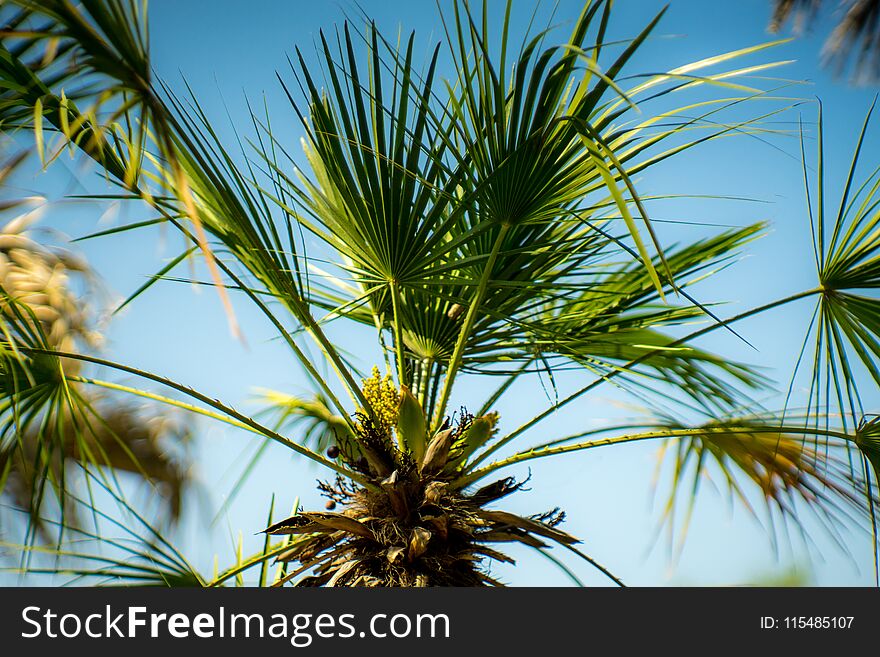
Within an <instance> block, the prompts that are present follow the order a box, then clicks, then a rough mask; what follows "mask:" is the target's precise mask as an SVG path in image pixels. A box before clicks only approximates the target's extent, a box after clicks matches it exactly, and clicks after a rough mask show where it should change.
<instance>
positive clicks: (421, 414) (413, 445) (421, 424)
mask: <svg viewBox="0 0 880 657" xmlns="http://www.w3.org/2000/svg"><path fill="white" fill-rule="evenodd" d="M427 431H428V423H427V420H426V419H425V411H424V410H423V409H422V405H421V404H420V403H419V400H418V399H416V398H415V396H414V395H413V394H412V392H410V390H409V388H407V387H406V386H401V387H400V406H399V407H398V412H397V440H398V443H399V444H400V446H401V448H404V449H409V450H410V451H411V452H412V453H413V457H414V458H415V460H416V462H419V463H420V462H421V460H422V458H423V457H424V455H425V445H426V442H427Z"/></svg>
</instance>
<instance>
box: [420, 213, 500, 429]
mask: <svg viewBox="0 0 880 657" xmlns="http://www.w3.org/2000/svg"><path fill="white" fill-rule="evenodd" d="M509 230H510V224H502V225H501V230H499V231H498V236H497V237H496V238H495V243H494V244H493V245H492V251H491V252H490V253H489V259H488V260H487V261H486V266H485V267H484V268H483V273H482V275H481V276H480V282H479V284H478V285H477V290H476V294H475V295H474V298H473V300H472V301H471V303H470V307H469V308H468V312H467V315H466V316H465V319H464V323H463V324H462V327H461V331H460V332H459V334H458V340H456V342H455V349H454V350H453V352H452V356H450V358H449V365H448V366H447V368H446V378H445V380H444V381H443V388H442V390H441V391H440V399H439V401H438V402H437V407H436V411H435V415H434V425H435V426H440V424H442V422H443V414H444V413H445V412H446V405H447V403H448V402H449V395H450V394H451V393H452V384H453V383H454V381H455V375H456V374H457V373H458V370H459V369H460V368H461V361H462V357H463V356H464V350H465V346H466V345H467V341H468V338H469V337H470V333H471V331H472V330H473V327H474V323H475V322H476V320H477V315H478V314H479V312H480V306H481V305H482V303H483V299H484V297H485V296H486V290H487V289H488V288H489V279H490V278H491V277H492V270H493V269H494V268H495V261H496V260H497V259H498V253H499V251H500V250H501V245H502V243H503V242H504V238H505V237H507V233H508V231H509Z"/></svg>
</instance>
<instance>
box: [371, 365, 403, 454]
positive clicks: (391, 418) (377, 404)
mask: <svg viewBox="0 0 880 657" xmlns="http://www.w3.org/2000/svg"><path fill="white" fill-rule="evenodd" d="M363 384H364V385H363V391H364V397H366V399H367V401H368V402H369V404H370V407H371V408H372V409H373V414H374V415H375V416H376V423H377V424H378V425H379V426H377V427H376V428H377V429H379V431H381V432H383V433H385V434H386V435H388V436H389V437H390V436H391V429H392V428H393V427H394V426H395V425H396V424H397V409H398V407H399V406H400V393H399V392H398V390H397V386H396V385H395V384H394V381H393V380H392V378H391V375H390V374H386V375H385V376H384V377H383V376H382V375H381V374H380V373H379V368H378V367H375V366H374V367H373V373H372V376H370V377H369V378H367V379H364V380H363Z"/></svg>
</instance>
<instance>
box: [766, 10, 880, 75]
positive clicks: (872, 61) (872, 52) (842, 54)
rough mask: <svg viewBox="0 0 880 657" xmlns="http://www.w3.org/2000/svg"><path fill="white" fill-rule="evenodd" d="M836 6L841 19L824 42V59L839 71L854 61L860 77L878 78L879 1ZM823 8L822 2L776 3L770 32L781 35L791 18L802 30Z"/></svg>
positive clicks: (879, 62)
mask: <svg viewBox="0 0 880 657" xmlns="http://www.w3.org/2000/svg"><path fill="white" fill-rule="evenodd" d="M828 4H831V3H828ZM837 4H839V5H840V7H838V8H837V9H838V10H839V13H840V14H841V16H840V20H839V22H838V23H837V25H836V26H835V27H834V29H833V30H832V31H831V34H830V35H829V36H828V39H827V41H826V42H825V47H824V49H823V55H824V57H825V58H826V60H828V61H830V62H835V63H836V66H837V69H838V71H841V70H843V69H844V68H845V67H846V65H847V63H848V61H849V60H850V59H851V58H855V60H856V73H857V74H863V75H865V76H866V77H872V78H876V76H877V74H878V72H880V1H878V0H846V1H845V2H840V3H837ZM822 5H823V3H822V1H821V0H773V17H772V18H771V20H770V30H771V31H772V32H778V31H779V30H780V29H782V26H783V25H785V23H786V22H787V21H788V20H789V19H790V18H791V17H792V16H796V21H797V25H796V27H798V28H799V27H800V25H801V24H802V23H803V22H804V18H807V19H811V18H813V17H814V16H815V14H816V13H817V12H818V11H819V9H820V8H821V7H822Z"/></svg>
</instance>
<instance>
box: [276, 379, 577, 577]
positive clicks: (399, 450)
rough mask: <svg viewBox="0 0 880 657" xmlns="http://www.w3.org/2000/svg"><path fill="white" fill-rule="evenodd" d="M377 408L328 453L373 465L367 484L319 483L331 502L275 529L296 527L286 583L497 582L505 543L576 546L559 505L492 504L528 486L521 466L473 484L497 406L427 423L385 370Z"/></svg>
mask: <svg viewBox="0 0 880 657" xmlns="http://www.w3.org/2000/svg"><path fill="white" fill-rule="evenodd" d="M364 392H365V397H366V399H367V400H369V401H370V403H371V405H373V408H372V409H371V410H372V412H370V411H369V410H367V409H361V410H360V411H359V412H358V413H357V414H356V416H355V419H356V421H355V422H354V431H353V432H352V433H350V434H346V435H345V436H340V440H339V442H338V444H337V445H334V446H332V447H331V448H330V449H328V456H330V457H331V458H338V459H340V460H341V461H342V462H343V463H344V464H345V465H347V466H348V467H349V468H350V469H352V470H354V471H357V472H359V473H361V474H362V475H364V477H365V478H366V481H368V482H369V483H368V484H367V485H360V484H355V483H352V482H351V481H349V480H347V479H344V478H342V477H337V479H336V481H335V482H333V483H328V482H323V483H320V484H319V487H320V489H321V491H322V493H323V494H324V495H325V496H326V497H327V498H328V499H329V502H328V507H327V508H328V509H338V510H336V511H332V512H331V511H328V512H301V511H300V512H297V513H296V514H295V515H293V516H291V517H289V518H287V519H285V520H283V521H281V522H277V523H275V524H273V525H272V526H270V527H269V528H268V529H266V532H267V533H269V534H276V535H277V534H281V535H288V543H287V549H286V550H284V551H283V552H282V553H281V554H280V555H279V556H278V561H280V562H282V563H284V564H285V569H286V571H285V572H286V574H285V575H284V576H283V577H282V578H281V579H280V580H279V582H278V583H279V584H283V583H286V582H293V583H294V584H296V585H298V586H407V587H409V586H414V587H421V586H498V585H501V582H500V581H499V580H498V579H496V578H495V577H493V576H492V575H491V571H490V567H491V564H492V562H493V561H498V562H508V563H513V560H512V559H511V558H510V557H508V556H507V555H505V554H504V553H503V552H501V551H499V550H498V549H497V545H498V544H501V543H510V542H519V543H524V544H526V545H528V546H530V547H533V548H539V549H541V548H546V547H549V545H550V543H557V544H560V545H569V546H570V545H572V544H574V543H576V542H577V540H576V539H575V538H573V537H572V536H570V535H569V534H567V533H565V532H563V531H561V530H560V529H559V528H558V525H559V524H560V523H561V522H562V520H563V519H564V514H563V513H562V512H560V511H559V510H558V509H554V510H552V511H550V512H547V513H544V514H540V515H538V516H532V517H522V516H519V515H516V514H513V513H509V512H506V511H501V510H494V509H490V508H487V507H489V505H491V504H492V503H493V502H497V501H498V500H500V499H502V498H504V497H506V496H507V495H509V494H511V493H513V492H515V491H517V490H518V489H520V488H521V487H522V482H520V483H518V482H516V481H515V480H514V479H513V478H512V477H506V478H504V479H501V480H499V481H495V482H493V483H491V484H488V485H486V486H483V487H481V488H478V489H476V490H473V491H469V490H465V489H463V488H462V486H461V484H459V483H458V481H457V480H459V479H460V477H461V474H462V473H463V469H464V467H465V466H466V464H467V461H468V459H469V458H470V456H471V455H472V454H474V452H475V451H477V450H478V449H479V448H480V447H482V446H484V445H486V444H487V443H488V442H489V441H490V440H491V439H492V438H493V436H494V435H495V433H496V425H497V421H498V417H497V415H496V414H494V413H492V414H488V415H485V416H483V417H478V418H474V417H473V416H472V415H470V414H468V413H467V411H465V410H464V409H462V411H461V412H460V413H458V414H456V418H455V419H454V420H453V421H449V420H448V419H447V420H446V421H445V422H444V423H443V426H441V427H440V428H439V429H438V430H436V431H433V432H429V428H428V421H427V418H426V416H425V413H424V411H423V409H422V406H421V405H420V403H419V401H418V400H417V399H416V397H415V396H414V395H413V394H412V393H411V392H410V391H409V390H408V389H407V388H406V387H402V388H401V389H400V390H399V392H398V390H397V389H396V388H394V384H393V383H392V382H391V379H390V377H384V378H381V379H380V377H379V372H378V370H374V372H373V376H372V377H371V378H370V379H367V380H365V381H364Z"/></svg>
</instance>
